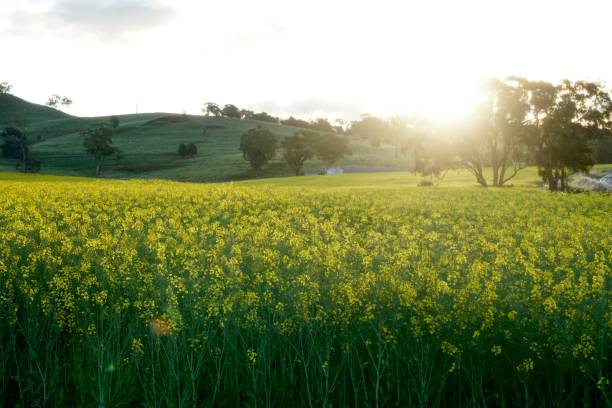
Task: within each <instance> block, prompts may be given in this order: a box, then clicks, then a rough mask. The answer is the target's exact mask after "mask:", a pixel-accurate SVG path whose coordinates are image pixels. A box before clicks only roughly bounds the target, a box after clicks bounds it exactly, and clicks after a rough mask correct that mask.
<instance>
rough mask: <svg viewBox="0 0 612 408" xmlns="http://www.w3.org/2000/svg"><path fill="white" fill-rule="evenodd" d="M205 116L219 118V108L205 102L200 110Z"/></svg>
mask: <svg viewBox="0 0 612 408" xmlns="http://www.w3.org/2000/svg"><path fill="white" fill-rule="evenodd" d="M202 112H204V114H205V115H206V116H215V117H217V116H221V108H220V107H219V105H217V104H216V103H214V102H206V103H205V104H204V107H203V108H202Z"/></svg>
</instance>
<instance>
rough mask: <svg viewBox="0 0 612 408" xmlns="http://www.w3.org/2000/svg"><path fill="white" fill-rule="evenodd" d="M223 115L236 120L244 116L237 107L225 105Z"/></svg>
mask: <svg viewBox="0 0 612 408" xmlns="http://www.w3.org/2000/svg"><path fill="white" fill-rule="evenodd" d="M221 115H223V116H224V117H226V118H236V119H240V118H241V116H242V115H241V112H240V109H238V108H237V107H236V106H235V105H232V104H228V105H225V106H224V107H223V109H222V110H221Z"/></svg>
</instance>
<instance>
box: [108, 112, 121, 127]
mask: <svg viewBox="0 0 612 408" xmlns="http://www.w3.org/2000/svg"><path fill="white" fill-rule="evenodd" d="M109 122H110V125H111V127H112V128H113V129H117V128H118V127H119V117H117V116H115V115H113V116H111V117H110V119H109Z"/></svg>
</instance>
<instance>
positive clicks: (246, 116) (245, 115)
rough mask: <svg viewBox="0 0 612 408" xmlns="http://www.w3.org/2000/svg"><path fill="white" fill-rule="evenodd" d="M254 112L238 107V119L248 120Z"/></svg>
mask: <svg viewBox="0 0 612 408" xmlns="http://www.w3.org/2000/svg"><path fill="white" fill-rule="evenodd" d="M254 114H255V112H253V111H252V110H248V109H240V119H244V120H248V119H252V118H253V115H254Z"/></svg>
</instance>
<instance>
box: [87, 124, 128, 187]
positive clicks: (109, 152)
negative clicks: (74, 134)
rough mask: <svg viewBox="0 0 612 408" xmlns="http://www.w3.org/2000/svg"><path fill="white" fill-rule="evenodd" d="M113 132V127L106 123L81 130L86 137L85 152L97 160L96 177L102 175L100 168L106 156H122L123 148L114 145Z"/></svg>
mask: <svg viewBox="0 0 612 408" xmlns="http://www.w3.org/2000/svg"><path fill="white" fill-rule="evenodd" d="M113 133H114V132H113V129H112V128H110V127H109V126H107V125H105V124H101V125H97V126H93V127H91V128H90V129H87V130H84V131H82V132H81V135H82V136H83V138H84V140H83V147H84V148H85V152H87V154H89V155H91V156H93V157H94V159H95V160H96V177H98V176H99V175H100V169H101V168H102V164H103V163H104V159H105V158H107V157H109V156H115V157H116V158H119V157H120V156H121V150H119V149H117V148H116V147H114V146H112V144H113Z"/></svg>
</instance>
